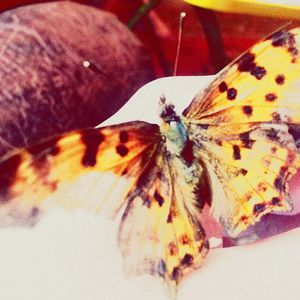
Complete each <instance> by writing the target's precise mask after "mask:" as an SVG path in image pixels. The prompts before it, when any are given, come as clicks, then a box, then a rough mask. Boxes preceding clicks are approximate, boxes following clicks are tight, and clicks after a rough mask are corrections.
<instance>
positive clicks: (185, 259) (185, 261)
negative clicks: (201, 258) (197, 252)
mask: <svg viewBox="0 0 300 300" xmlns="http://www.w3.org/2000/svg"><path fill="white" fill-rule="evenodd" d="M193 260H194V257H193V256H192V255H190V254H188V253H187V254H185V256H184V257H183V258H182V260H181V261H180V265H181V266H182V267H188V266H190V265H192V264H193Z"/></svg>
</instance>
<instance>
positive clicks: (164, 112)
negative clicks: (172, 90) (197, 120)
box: [160, 98, 188, 156]
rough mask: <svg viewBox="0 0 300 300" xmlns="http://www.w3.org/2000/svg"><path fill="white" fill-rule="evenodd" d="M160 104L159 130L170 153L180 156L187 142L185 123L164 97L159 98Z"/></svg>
mask: <svg viewBox="0 0 300 300" xmlns="http://www.w3.org/2000/svg"><path fill="white" fill-rule="evenodd" d="M160 104H161V113H160V117H161V119H162V124H161V126H160V131H161V134H162V136H163V137H164V138H165V144H166V147H167V150H168V151H169V153H170V154H173V155H176V156H180V155H181V152H182V151H183V149H184V147H185V145H186V143H187V142H188V136H187V132H186V125H185V124H184V121H183V119H182V118H181V117H179V116H178V115H177V114H176V112H175V110H174V105H173V104H166V103H165V98H162V99H161V102H160Z"/></svg>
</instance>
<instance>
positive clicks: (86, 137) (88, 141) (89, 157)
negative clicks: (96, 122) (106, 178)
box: [81, 130, 105, 167]
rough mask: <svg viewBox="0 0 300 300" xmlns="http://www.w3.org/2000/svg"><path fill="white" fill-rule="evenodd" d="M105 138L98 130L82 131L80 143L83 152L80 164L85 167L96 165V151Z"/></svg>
mask: <svg viewBox="0 0 300 300" xmlns="http://www.w3.org/2000/svg"><path fill="white" fill-rule="evenodd" d="M104 140H105V136H104V135H103V134H102V133H101V132H99V131H98V130H92V131H90V130H89V131H83V132H82V133H81V141H82V143H83V144H84V145H85V152H84V155H83V157H82V160H81V163H82V165H83V166H85V167H93V166H94V165H95V164H96V163H97V151H98V147H99V145H100V144H101V143H102V142H103V141H104Z"/></svg>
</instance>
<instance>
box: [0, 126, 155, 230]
mask: <svg viewBox="0 0 300 300" xmlns="http://www.w3.org/2000/svg"><path fill="white" fill-rule="evenodd" d="M159 144H160V135H159V129H158V126H157V125H152V124H148V123H144V122H132V123H127V124H122V125H120V126H118V125H116V126H111V127H105V128H101V129H86V130H81V131H77V132H73V133H70V134H66V135H63V136H58V137H54V138H50V139H48V140H46V141H44V142H42V143H40V144H38V145H36V146H33V147H30V148H28V149H26V150H21V151H19V152H16V153H15V154H13V155H9V156H8V157H5V158H4V159H3V160H2V162H1V163H0V184H1V195H0V196H1V198H0V204H1V206H0V214H1V224H2V225H6V224H5V223H7V225H13V224H26V223H27V224H29V225H31V224H32V223H34V222H35V220H36V219H37V218H38V217H39V215H40V214H41V212H43V211H46V210H47V209H48V208H49V207H51V206H53V205H55V204H59V205H60V206H62V207H65V208H66V209H69V210H74V209H76V208H79V207H83V208H86V209H89V210H91V211H96V212H98V211H100V210H103V207H106V208H107V209H108V211H107V212H108V213H116V212H117V211H118V209H119V208H120V207H121V206H122V204H124V202H123V201H124V198H125V197H126V194H127V193H128V192H129V191H130V189H132V187H133V186H134V185H135V183H136V181H137V179H138V177H139V176H140V174H141V172H142V171H143V169H144V167H145V166H146V165H147V163H148V162H149V160H150V159H151V157H152V156H153V155H154V154H155V152H156V151H157V147H158V145H159Z"/></svg>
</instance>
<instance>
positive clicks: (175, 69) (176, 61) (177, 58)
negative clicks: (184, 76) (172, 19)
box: [173, 12, 186, 76]
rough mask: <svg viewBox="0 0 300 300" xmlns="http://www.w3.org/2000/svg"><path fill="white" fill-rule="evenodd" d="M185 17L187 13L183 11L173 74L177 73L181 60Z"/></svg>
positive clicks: (180, 17) (180, 18) (180, 16)
mask: <svg viewBox="0 0 300 300" xmlns="http://www.w3.org/2000/svg"><path fill="white" fill-rule="evenodd" d="M185 17H186V13H185V12H181V13H180V15H179V31H178V41H177V50H176V57H175V63H174V71H173V76H176V75H177V68H178V60H179V54H180V48H181V40H182V32H183V25H184V19H185Z"/></svg>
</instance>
